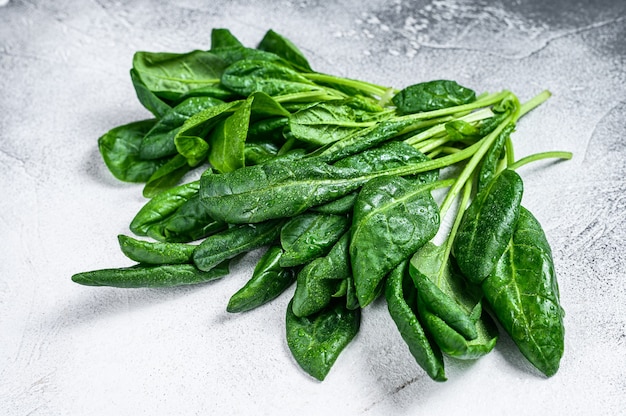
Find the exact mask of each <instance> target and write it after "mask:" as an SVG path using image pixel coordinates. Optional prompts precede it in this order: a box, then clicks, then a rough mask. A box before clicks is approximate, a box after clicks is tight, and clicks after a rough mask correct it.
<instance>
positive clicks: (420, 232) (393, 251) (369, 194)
mask: <svg viewBox="0 0 626 416" xmlns="http://www.w3.org/2000/svg"><path fill="white" fill-rule="evenodd" d="M431 189H432V186H431V185H423V184H415V183H413V182H410V181H408V180H406V179H403V178H399V177H382V178H377V179H372V180H371V181H369V182H368V183H367V184H365V185H364V186H363V188H362V189H361V191H360V193H359V196H358V198H357V200H356V202H355V204H354V214H353V220H352V228H351V231H352V237H351V242H350V258H351V264H352V273H353V276H354V284H355V287H356V293H357V297H358V299H359V304H360V305H361V307H365V306H367V305H368V304H369V303H370V302H372V301H373V300H374V298H375V296H376V294H377V293H378V291H379V288H380V287H381V286H382V285H383V284H384V279H385V277H386V276H387V275H388V274H389V273H390V272H391V270H393V269H394V268H395V267H396V266H397V265H398V264H400V263H401V262H402V261H403V260H405V259H407V258H409V257H410V256H411V255H412V254H413V253H415V251H417V249H419V248H420V247H421V246H422V245H424V244H425V243H426V242H427V241H429V240H430V239H431V238H433V237H434V236H435V234H436V233H437V230H438V229H439V207H438V206H437V203H436V202H435V200H434V199H433V197H432V195H431V194H430V191H431Z"/></svg>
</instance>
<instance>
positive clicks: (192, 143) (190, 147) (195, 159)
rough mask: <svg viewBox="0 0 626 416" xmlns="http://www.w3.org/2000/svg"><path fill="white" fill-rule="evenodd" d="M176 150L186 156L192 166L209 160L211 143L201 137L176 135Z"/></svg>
mask: <svg viewBox="0 0 626 416" xmlns="http://www.w3.org/2000/svg"><path fill="white" fill-rule="evenodd" d="M174 144H175V145H176V151H177V152H178V154H179V155H181V156H182V157H184V158H185V160H186V161H187V164H188V165H189V166H190V167H195V166H197V165H199V164H201V163H202V162H204V161H206V160H207V156H208V154H209V144H208V143H207V142H206V141H205V140H204V139H201V138H200V137H195V136H176V138H175V139H174Z"/></svg>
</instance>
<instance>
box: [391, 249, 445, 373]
mask: <svg viewBox="0 0 626 416" xmlns="http://www.w3.org/2000/svg"><path fill="white" fill-rule="evenodd" d="M408 265H409V262H408V260H405V261H403V262H401V263H400V264H399V265H398V266H396V267H395V268H394V269H393V271H392V272H391V273H390V274H389V277H388V278H387V279H386V285H385V298H386V300H387V308H388V310H389V314H390V315H391V318H392V319H393V321H394V322H395V324H396V327H397V328H398V331H399V332H400V335H401V336H402V339H403V340H404V342H405V343H406V344H407V346H408V347H409V351H410V352H411V355H413V357H414V358H415V361H416V362H417V364H418V365H419V366H420V367H422V368H423V369H424V371H426V373H427V374H428V375H429V376H430V378H432V379H433V380H435V381H445V380H446V374H445V370H444V364H443V355H442V354H441V350H440V349H439V347H438V346H437V344H436V343H435V342H434V341H433V340H432V339H431V338H430V337H429V335H428V333H427V332H426V331H425V330H424V328H423V327H422V324H421V323H420V321H419V319H418V313H417V303H416V302H417V291H416V289H415V286H414V285H413V282H412V281H411V278H410V276H409V272H408Z"/></svg>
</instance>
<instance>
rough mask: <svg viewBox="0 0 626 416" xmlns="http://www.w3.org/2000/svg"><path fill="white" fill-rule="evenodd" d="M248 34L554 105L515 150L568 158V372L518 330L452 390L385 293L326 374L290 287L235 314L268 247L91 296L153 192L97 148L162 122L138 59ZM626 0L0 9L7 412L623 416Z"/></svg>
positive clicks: (563, 244) (563, 170) (557, 188)
mask: <svg viewBox="0 0 626 416" xmlns="http://www.w3.org/2000/svg"><path fill="white" fill-rule="evenodd" d="M214 27H226V28H229V29H230V30H231V31H232V32H233V33H234V34H235V35H236V36H237V37H239V38H240V39H241V40H242V41H243V42H244V43H246V44H247V45H250V46H254V45H256V43H257V42H258V41H259V40H260V38H261V37H262V35H263V34H264V33H265V31H266V30H267V29H269V28H273V29H274V30H276V31H278V32H279V33H282V34H284V35H286V36H287V37H289V38H290V39H292V40H293V41H294V42H295V43H296V44H297V45H298V46H299V47H301V49H302V50H303V51H304V52H305V54H306V55H307V56H308V57H309V60H310V62H311V63H312V65H313V67H314V68H316V69H317V70H318V71H321V72H330V73H333V74H338V75H343V76H348V77H353V78H359V79H364V80H370V81H372V82H376V83H379V84H384V85H393V86H396V87H403V86H406V85H409V84H412V83H415V82H420V81H426V80H431V79H438V78H449V79H455V80H457V81H459V82H460V83H462V84H464V85H467V86H469V87H471V88H473V89H475V90H477V91H479V92H480V91H497V90H501V89H504V88H507V89H510V90H512V91H513V92H515V93H516V94H518V96H519V97H520V98H521V99H522V100H524V99H528V98H530V97H532V96H533V95H535V94H537V93H539V92H540V91H541V90H543V89H549V90H550V91H551V92H552V93H553V96H552V98H551V99H550V100H549V101H548V102H546V103H545V104H544V105H542V106H541V107H540V108H539V109H538V110H537V111H535V112H533V113H531V114H529V115H528V116H526V117H525V118H524V119H523V120H521V122H520V123H519V126H518V129H517V132H516V133H515V140H516V141H515V143H516V153H517V154H518V155H519V156H523V155H526V154H529V153H534V152H536V151H544V150H568V151H572V152H573V153H574V158H573V159H572V160H571V161H569V162H565V163H549V162H546V163H538V164H534V165H532V166H528V167H526V168H523V169H522V170H521V171H520V173H521V174H522V176H523V178H524V180H525V185H526V189H527V191H526V193H525V195H524V204H525V205H526V206H527V207H529V208H530V209H531V210H532V211H533V212H534V213H535V215H536V216H537V217H538V219H539V220H540V221H541V223H542V224H543V225H544V228H545V230H546V233H547V236H548V239H549V241H550V243H551V245H552V248H553V251H554V260H555V264H556V268H557V272H558V278H559V284H560V288H561V300H562V304H563V307H564V308H565V310H566V313H567V315H566V318H565V325H566V339H565V341H566V350H565V356H564V358H563V360H562V363H561V369H560V371H559V372H558V374H557V375H555V376H554V377H552V378H550V379H546V378H544V377H542V376H540V375H539V374H538V373H537V372H536V371H535V370H534V369H532V368H531V367H530V366H529V365H528V364H527V363H526V362H525V360H524V359H523V358H522V356H521V355H520V353H519V352H518V351H517V350H516V348H515V347H514V345H513V344H512V342H511V341H510V340H508V338H507V337H505V336H502V337H501V340H500V341H499V343H498V345H497V347H496V348H495V350H494V351H493V352H492V353H491V354H489V355H488V356H486V357H484V358H482V359H480V360H478V361H477V362H474V363H459V362H454V361H447V362H446V364H447V374H448V377H449V380H448V381H447V382H445V383H435V382H433V381H431V380H430V379H429V378H428V377H427V376H426V375H425V374H424V372H423V371H422V370H421V369H420V368H419V367H417V365H416V364H415V363H414V362H413V360H412V357H411V356H410V354H409V352H408V350H407V349H406V347H405V345H404V344H403V341H402V339H401V338H400V335H399V334H398V332H397V330H396V329H395V327H394V326H393V322H392V321H391V319H390V318H389V316H388V314H387V312H386V306H385V304H384V302H378V303H376V304H374V305H372V306H371V307H368V308H367V309H366V310H365V311H364V313H363V322H362V326H361V331H360V333H359V335H358V336H357V338H356V339H355V340H354V341H353V342H352V344H350V346H349V347H348V348H347V349H346V350H345V351H344V352H343V354H342V355H341V356H340V358H339V360H338V361H337V363H336V364H335V366H334V368H333V369H332V370H331V372H330V374H329V375H328V377H327V379H326V380H325V381H324V382H323V383H319V382H317V381H314V380H312V379H311V378H310V377H308V376H306V375H305V374H304V373H303V372H301V371H300V369H299V368H298V367H297V365H296V364H295V362H294V361H293V359H292V358H291V356H290V353H289V350H288V348H287V346H286V342H285V340H284V309H285V306H286V304H287V302H288V300H289V297H290V296H289V294H287V293H286V294H284V295H283V296H281V297H280V298H278V299H277V300H275V301H274V302H272V303H271V304H269V305H266V306H265V307H263V308H261V309H258V310H256V311H253V312H250V313H245V314H239V315H229V314H227V313H226V311H225V305H226V303H227V301H228V299H229V297H230V295H231V294H232V293H234V292H235V291H236V290H237V289H238V288H239V287H240V286H241V285H242V284H243V282H245V280H246V279H247V277H248V276H249V274H250V272H251V270H252V267H253V265H254V261H255V260H256V259H257V258H258V256H259V254H258V253H256V252H255V253H251V254H249V255H247V256H245V257H244V258H242V259H241V260H240V261H238V262H237V263H236V264H235V265H234V266H233V273H232V274H231V275H230V276H229V277H228V278H225V279H222V280H219V281H216V282H213V283H211V284H207V285H202V286H198V287H188V288H178V289H172V290H143V289H137V290H121V289H113V288H89V287H83V286H79V285H76V284H74V283H72V282H71V281H70V276H71V275H72V274H74V273H77V272H80V271H85V270H92V269H96V268H104V267H117V266H121V265H126V262H127V260H125V258H124V257H123V255H122V254H121V253H120V252H119V248H118V246H117V241H116V236H117V234H120V233H128V228H127V227H128V222H129V220H130V219H131V218H132V217H133V216H134V214H135V213H136V211H137V210H138V209H139V208H140V207H141V206H142V205H143V203H144V202H145V200H144V199H143V198H142V197H141V186H139V185H129V184H123V183H120V182H118V181H116V180H115V179H113V177H112V176H111V175H110V174H109V172H108V171H107V170H106V168H105V166H104V164H103V163H102V160H101V158H100V156H99V153H98V150H97V146H96V141H97V138H98V137H99V136H100V135H101V134H103V133H104V132H106V131H107V130H109V129H110V128H112V127H114V126H117V125H120V124H123V123H126V122H130V121H134V120H138V119H141V118H146V117H147V113H146V111H145V110H143V108H142V107H141V106H140V105H139V104H138V102H137V100H136V98H135V95H134V91H133V88H132V85H131V83H130V79H129V76H128V70H129V68H130V64H131V59H132V55H133V52H135V51H136V50H150V51H172V52H185V51H189V50H191V49H196V48H199V49H206V48H207V47H208V45H209V42H210V30H211V29H212V28H214ZM624 39H626V2H623V1H617V0H615V1H612V0H604V1H589V0H585V1H567V0H556V1H546V0H533V1H529V2H525V1H510V2H509V1H496V2H490V1H486V0H484V1H477V0H467V1H463V0H436V1H427V0H420V1H409V0H396V1H382V0H376V1H359V0H343V1H336V2H324V1H319V0H301V1H298V0H279V1H269V0H254V1H252V0H236V1H226V0H216V1H212V2H201V1H194V0H182V1H177V2H166V1H153V2H150V1H147V0H132V1H126V2H121V1H113V0H90V1H85V2H83V1H69V0H58V1H54V2H44V1H37V0H33V1H28V0H9V1H7V0H3V1H0V187H1V188H0V189H1V191H2V192H1V195H2V197H1V198H0V247H1V250H0V253H2V254H1V261H0V414H3V415H7V416H26V415H249V414H262V415H282V414H290V415H323V414H333V415H419V414H427V415H431V416H432V415H449V414H451V413H452V412H458V413H460V414H483V415H495V414H498V415H506V414H511V415H518V414H528V415H548V414H549V415H568V416H569V415H618V414H623V412H624V409H625V408H626V393H625V392H626V381H625V380H626V377H625V375H626V306H625V305H626V267H625V266H624V264H625V263H626V248H625V247H626V241H625V240H626V206H625V205H626V197H625V195H626V180H625V179H624V175H626V162H624V161H625V160H626V117H625V115H626V42H625V41H624Z"/></svg>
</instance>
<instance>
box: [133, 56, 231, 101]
mask: <svg viewBox="0 0 626 416" xmlns="http://www.w3.org/2000/svg"><path fill="white" fill-rule="evenodd" d="M226 66H227V64H226V62H224V60H223V59H222V58H220V57H219V56H217V55H215V54H214V53H211V52H208V51H200V50H196V51H192V52H189V53H182V54H178V53H169V52H157V53H155V52H136V53H135V55H134V57H133V69H134V70H135V73H136V74H137V76H138V77H139V79H140V80H141V81H142V82H143V84H144V85H145V86H146V88H147V89H148V90H149V91H151V92H152V93H154V94H155V95H156V96H158V97H160V98H162V99H165V100H169V101H173V102H177V101H180V100H182V99H184V98H186V97H189V96H192V95H208V96H213V97H216V98H220V99H222V98H226V97H228V95H229V94H228V92H225V91H224V90H223V88H221V86H220V77H221V76H222V73H223V71H224V69H225V68H226Z"/></svg>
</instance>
